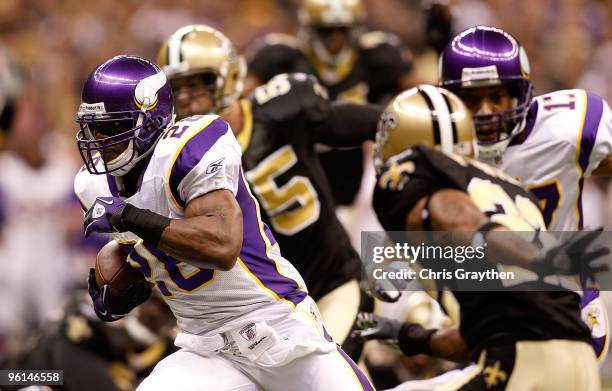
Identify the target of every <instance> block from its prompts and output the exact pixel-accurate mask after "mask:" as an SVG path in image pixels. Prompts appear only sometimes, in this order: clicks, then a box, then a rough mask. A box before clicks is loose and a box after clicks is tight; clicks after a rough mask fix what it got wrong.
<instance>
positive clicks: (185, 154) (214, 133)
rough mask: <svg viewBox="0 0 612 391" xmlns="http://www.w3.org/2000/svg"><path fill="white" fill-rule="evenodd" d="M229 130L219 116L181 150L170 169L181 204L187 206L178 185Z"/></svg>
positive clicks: (173, 184) (173, 185) (176, 196)
mask: <svg viewBox="0 0 612 391" xmlns="http://www.w3.org/2000/svg"><path fill="white" fill-rule="evenodd" d="M228 131H229V125H228V124H227V122H225V120H224V119H223V118H217V119H215V120H214V121H212V122H211V123H210V124H209V125H208V126H206V127H204V128H202V129H201V130H200V131H198V132H197V133H196V134H195V135H193V136H192V137H191V138H190V139H189V140H188V141H187V142H186V143H185V144H184V145H183V148H182V149H181V151H180V152H179V154H178V156H177V157H176V160H175V161H174V163H173V165H172V170H171V171H170V179H169V182H170V191H171V192H172V196H173V197H174V199H175V200H176V201H177V202H178V204H179V205H180V206H182V207H183V208H184V207H185V201H184V200H182V199H181V196H180V194H179V191H178V185H179V184H180V183H181V181H182V180H183V178H185V176H186V175H187V174H188V173H189V172H190V171H191V170H192V169H193V168H194V167H195V166H196V165H197V164H198V163H199V162H200V160H202V157H204V155H205V154H206V152H208V151H209V150H210V148H212V146H213V145H214V144H215V143H216V142H217V140H219V139H220V138H221V136H223V135H224V134H226V133H227V132H228Z"/></svg>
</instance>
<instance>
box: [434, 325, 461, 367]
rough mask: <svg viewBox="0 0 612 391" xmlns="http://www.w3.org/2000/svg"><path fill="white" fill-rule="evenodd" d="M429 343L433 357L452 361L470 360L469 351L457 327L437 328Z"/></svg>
mask: <svg viewBox="0 0 612 391" xmlns="http://www.w3.org/2000/svg"><path fill="white" fill-rule="evenodd" d="M429 345H430V349H431V355H432V356H434V357H439V358H443V359H445V360H449V361H454V362H467V361H470V352H469V350H468V348H467V346H466V345H465V341H464V340H463V338H462V337H461V334H460V333H459V330H458V329H448V330H437V331H436V332H435V333H433V334H432V336H431V340H430V342H429Z"/></svg>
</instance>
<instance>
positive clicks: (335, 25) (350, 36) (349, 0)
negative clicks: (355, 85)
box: [298, 0, 366, 84]
mask: <svg viewBox="0 0 612 391" xmlns="http://www.w3.org/2000/svg"><path fill="white" fill-rule="evenodd" d="M298 19H299V21H300V25H301V30H300V34H299V37H300V39H301V40H302V42H303V43H304V45H305V47H306V50H307V52H308V54H309V56H310V57H311V58H312V59H313V60H314V61H315V62H320V64H315V65H316V66H317V65H318V66H317V68H322V67H325V66H327V67H330V66H332V67H336V66H340V67H342V66H350V65H351V64H352V62H354V52H355V47H356V45H357V41H358V39H359V36H360V35H361V33H362V32H363V26H364V23H365V19H366V13H365V8H364V6H363V4H362V1H361V0H303V1H302V5H301V6H300V9H299V11H298ZM319 71H320V73H321V72H322V71H321V69H319ZM328 72H329V70H328ZM332 84H333V83H332Z"/></svg>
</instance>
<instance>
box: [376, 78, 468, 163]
mask: <svg viewBox="0 0 612 391" xmlns="http://www.w3.org/2000/svg"><path fill="white" fill-rule="evenodd" d="M474 142H475V136H474V124H473V123H472V116H471V114H470V112H469V110H468V109H467V107H466V106H465V105H464V104H463V102H462V101H461V100H460V99H459V98H458V97H457V96H456V95H454V94H453V93H452V92H450V91H447V90H445V89H443V88H440V87H435V86H431V85H426V84H422V85H419V86H417V87H415V88H411V89H409V90H407V91H404V92H402V93H400V94H399V95H397V96H396V97H395V98H393V100H392V101H391V102H390V103H389V105H388V106H387V107H386V109H385V111H384V112H383V114H382V115H381V117H380V121H379V122H378V130H377V132H376V146H375V148H374V164H375V165H376V169H377V170H379V171H380V169H381V168H382V166H383V164H384V163H385V162H386V161H387V160H388V159H389V158H390V157H391V156H394V155H397V154H398V153H400V152H402V151H404V150H406V149H408V148H410V147H413V146H415V145H418V144H422V145H425V146H428V147H434V148H438V149H440V150H441V151H442V152H444V153H446V154H450V153H456V154H459V155H463V156H474V155H475V154H476V149H475V143H474Z"/></svg>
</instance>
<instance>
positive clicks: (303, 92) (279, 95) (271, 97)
mask: <svg viewBox="0 0 612 391" xmlns="http://www.w3.org/2000/svg"><path fill="white" fill-rule="evenodd" d="M252 99H253V100H254V102H255V103H256V104H257V105H258V106H260V108H261V112H262V113H263V115H264V116H265V117H266V118H267V119H269V120H271V121H277V122H285V121H291V120H294V119H296V118H298V117H301V118H302V119H304V120H306V121H307V122H319V121H322V120H324V119H325V118H327V116H328V115H329V105H330V102H329V100H328V97H327V91H326V89H325V87H323V86H322V85H321V84H320V83H319V82H318V80H317V79H316V77H314V76H312V75H307V74H305V73H291V74H288V73H285V74H281V75H277V76H275V77H274V78H272V80H270V81H269V82H268V83H267V84H265V85H262V86H259V87H257V88H256V89H255V90H254V91H253V95H252Z"/></svg>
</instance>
